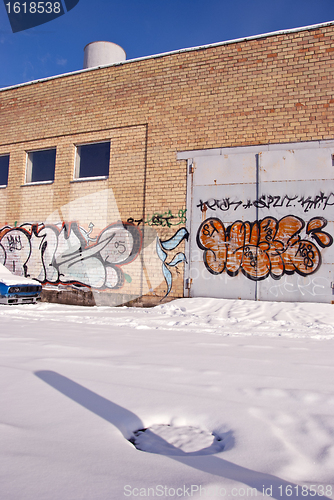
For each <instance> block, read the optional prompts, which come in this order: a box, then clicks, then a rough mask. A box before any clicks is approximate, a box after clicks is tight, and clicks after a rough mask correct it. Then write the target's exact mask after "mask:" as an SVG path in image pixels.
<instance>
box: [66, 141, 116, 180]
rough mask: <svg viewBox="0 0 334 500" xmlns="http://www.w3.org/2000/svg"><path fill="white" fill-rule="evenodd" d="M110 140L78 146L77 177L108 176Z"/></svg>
mask: <svg viewBox="0 0 334 500" xmlns="http://www.w3.org/2000/svg"><path fill="white" fill-rule="evenodd" d="M109 161H110V141H108V142H97V143H95V144H83V145H81V146H77V154H76V161H75V175H74V177H75V179H82V178H89V177H108V175H109Z"/></svg>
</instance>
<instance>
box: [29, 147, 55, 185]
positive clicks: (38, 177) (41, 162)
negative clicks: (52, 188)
mask: <svg viewBox="0 0 334 500" xmlns="http://www.w3.org/2000/svg"><path fill="white" fill-rule="evenodd" d="M55 166H56V148H52V149H43V150H40V151H31V152H30V153H28V157H27V174H26V183H28V184H29V183H31V182H50V181H51V182H52V181H54V178H55Z"/></svg>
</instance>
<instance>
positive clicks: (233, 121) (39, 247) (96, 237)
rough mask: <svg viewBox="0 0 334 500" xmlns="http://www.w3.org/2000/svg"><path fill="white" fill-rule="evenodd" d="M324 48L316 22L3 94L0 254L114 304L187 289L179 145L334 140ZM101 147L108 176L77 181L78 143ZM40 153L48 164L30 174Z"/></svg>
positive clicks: (329, 47) (329, 40)
mask: <svg viewBox="0 0 334 500" xmlns="http://www.w3.org/2000/svg"><path fill="white" fill-rule="evenodd" d="M333 56H334V23H326V24H322V25H317V26H313V27H306V28H300V29H296V30H289V31H286V32H277V33H272V34H267V35H261V36H258V37H251V38H247V39H242V40H235V41H231V42H222V43H218V44H214V45H211V46H205V47H197V48H193V49H185V50H181V51H177V52H172V53H168V54H160V55H156V56H151V57H147V58H142V59H137V60H132V61H125V62H123V63H117V64H112V65H109V66H106V67H100V68H93V69H88V70H82V71H78V72H75V73H71V74H64V75H59V76H57V77H52V78H48V79H44V80H40V81H34V82H29V83H26V84H22V85H17V86H15V87H10V88H5V89H1V91H0V113H1V121H0V166H1V165H5V164H6V162H7V161H8V165H9V166H8V179H5V181H2V185H1V187H0V262H3V263H4V264H5V265H6V266H7V267H8V268H9V269H11V270H12V271H13V272H15V273H16V274H25V275H28V276H31V277H35V278H38V279H39V280H40V281H41V282H42V283H43V284H44V286H45V290H46V291H47V290H49V297H51V295H52V293H54V294H55V293H57V294H58V295H57V297H58V299H59V296H60V292H61V291H62V292H63V293H65V292H66V290H67V289H71V290H73V287H75V289H76V290H77V289H80V287H81V290H82V295H80V297H82V296H83V295H84V292H88V290H92V291H93V295H94V297H95V301H96V303H110V304H122V303H128V302H131V301H132V302H133V301H137V303H138V304H146V305H147V304H156V303H160V302H161V301H164V300H170V299H172V298H176V297H182V296H184V295H187V294H188V292H189V286H190V285H189V282H187V283H185V279H184V277H185V276H184V269H185V266H187V265H188V264H187V263H186V260H185V259H186V257H187V260H189V259H188V256H187V251H188V250H187V249H186V250H185V247H186V246H187V245H188V239H189V235H190V233H192V232H194V235H195V236H196V234H195V233H196V232H197V230H198V228H197V227H196V228H194V227H191V226H189V220H190V218H189V217H190V216H189V214H188V213H187V211H186V209H187V207H188V206H189V203H188V202H189V200H188V201H187V177H188V179H189V175H190V173H191V172H190V171H189V168H188V167H189V160H188V166H187V160H186V158H187V159H188V156H187V155H183V156H182V155H180V152H187V151H210V150H215V149H217V148H234V147H235V148H240V147H246V146H257V145H268V144H269V145H270V144H287V150H288V149H289V147H288V145H289V143H293V144H295V143H307V142H310V141H311V142H312V141H331V140H333V139H334V94H333V71H334V59H333ZM97 144H100V145H101V144H102V145H103V144H104V145H106V144H107V146H105V147H108V148H109V157H108V163H109V165H108V167H109V171H108V172H107V173H106V174H105V173H102V175H95V174H94V172H92V173H91V174H89V175H85V176H81V175H80V168H81V167H80V165H79V163H78V161H79V160H78V154H79V153H78V151H79V152H81V153H80V154H82V157H80V158H81V160H80V161H83V160H82V158H84V157H85V155H88V156H87V158H89V154H91V153H90V151H91V150H90V149H89V148H86V149H85V147H86V146H89V145H92V146H93V147H95V145H97ZM108 144H109V146H108ZM96 147H97V150H99V149H100V146H96ZM103 147H104V146H103ZM331 147H332V146H331ZM101 148H102V146H101ZM43 151H44V152H45V151H46V152H47V153H46V157H45V158H49V156H50V155H52V154H55V165H54V172H53V173H52V174H51V177H50V178H47V179H44V178H43V175H42V177H39V176H38V173H37V174H36V179H37V180H34V179H35V177H34V175H35V173H34V169H36V168H37V167H36V165H38V162H39V159H38V158H44V156H43V155H39V152H43ZM92 151H93V152H94V148H93V149H92ZM52 152H54V153H52ZM36 153H37V154H36ZM43 154H44V153H43ZM80 154H79V156H80ZM101 154H102V153H101ZM220 154H221V153H220ZM190 157H191V155H190V156H189V158H190ZM80 158H79V159H80ZM1 161H2V163H1ZM43 161H44V160H43ZM45 161H49V159H47V160H45ZM87 161H88V160H87ZM194 164H196V162H195V161H194ZM333 164H334V162H333ZM78 165H79V166H78ZM195 166H196V165H195ZM3 168H4V169H5V167H3ZM333 168H334V167H333ZM78 169H79V170H78ZM36 172H37V170H36ZM52 176H53V177H52ZM315 178H316V177H315ZM40 179H42V180H40ZM188 182H189V181H188ZM0 184H1V182H0ZM189 196H191V193H189V189H188V198H189ZM327 205H328V207H329V206H330V205H331V202H328V203H327ZM328 207H327V208H328ZM211 215H212V214H211ZM312 215H313V216H314V217H313V218H314V219H315V218H316V217H318V216H319V217H320V215H322V214H320V215H319V213H314V214H313V213H312ZM186 219H187V220H188V223H187V224H186ZM242 220H243V219H242ZM331 220H333V219H331ZM312 224H313V225H314V226H316V227H317V228H320V229H319V231H321V230H322V227H324V226H322V227H320V225H319V224H320V223H319V224H318V223H317V222H314V223H313V222H312ZM312 224H311V226H312ZM317 224H318V225H317ZM311 226H307V227H308V228H309V231H311V233H312V231H313V233H312V234H315V229H314V228H313V229H312V227H313V226H312V227H311ZM319 231H318V232H319ZM308 234H310V233H308ZM329 234H330V233H329ZM319 238H320V236H319ZM321 238H322V239H321ZM321 238H320V240H321V241H322V242H324V241H325V237H323V236H321ZM303 241H304V240H303ZM326 241H327V243H326V245H327V247H330V246H331V243H330V240H326ZM326 245H325V246H326ZM327 247H326V248H325V250H324V251H325V252H326V251H327V250H328V248H327ZM209 251H210V250H209ZM261 251H262V250H261ZM184 252H186V253H184ZM211 252H213V250H211ZM289 252H290V250H289ZM299 252H300V253H301V250H299ZM290 253H291V252H290ZM201 258H202V257H201ZM202 260H203V259H202ZM312 265H313V263H312ZM315 265H316V264H315V263H314V266H315ZM317 265H318V264H317ZM298 266H299V267H298ZM310 266H311V264H309V267H310ZM311 267H312V266H311ZM289 269H290V268H289V267H286V270H287V273H288V274H289V272H290V274H291V273H292V271H291V269H290V271H289ZM295 269H296V271H297V273H298V270H300V269H301V268H300V264H296V267H295ZM313 271H315V267H314V269H312V272H313ZM300 275H301V274H300ZM303 276H304V275H303ZM209 277H210V275H209ZM261 279H262V278H261ZM275 279H277V277H275ZM303 279H304V278H303ZM326 279H327V278H326ZM328 279H329V281H330V279H331V278H328ZM51 292H52V293H51ZM199 294H200V293H199ZM106 297H107V298H106ZM80 300H81V299H80ZM284 300H285V299H284ZM326 300H327V299H326ZM103 301H104V302H103Z"/></svg>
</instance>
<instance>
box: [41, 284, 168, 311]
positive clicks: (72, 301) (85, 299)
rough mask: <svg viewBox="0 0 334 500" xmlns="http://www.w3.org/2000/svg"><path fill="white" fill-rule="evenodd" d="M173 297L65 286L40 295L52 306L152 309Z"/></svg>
mask: <svg viewBox="0 0 334 500" xmlns="http://www.w3.org/2000/svg"><path fill="white" fill-rule="evenodd" d="M174 298H175V297H166V298H162V297H159V296H156V295H143V296H142V297H138V296H137V295H131V294H126V293H110V292H99V291H96V290H95V291H94V292H92V290H90V289H89V288H82V289H80V288H77V287H72V286H67V287H64V288H43V290H42V294H41V301H42V302H50V303H54V304H68V305H74V306H87V307H92V306H108V307H117V306H127V307H154V306H157V305H159V304H164V303H166V302H170V301H171V300H173V299H174Z"/></svg>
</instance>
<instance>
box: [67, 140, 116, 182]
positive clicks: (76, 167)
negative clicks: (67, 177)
mask: <svg viewBox="0 0 334 500" xmlns="http://www.w3.org/2000/svg"><path fill="white" fill-rule="evenodd" d="M97 144H109V163H108V174H107V175H92V176H87V177H80V160H81V156H80V155H79V153H78V148H80V147H82V146H94V145H97ZM110 158H111V140H110V139H106V140H101V141H92V142H81V143H79V144H75V154H74V175H73V181H72V182H84V181H98V180H106V179H108V178H109V175H110Z"/></svg>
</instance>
